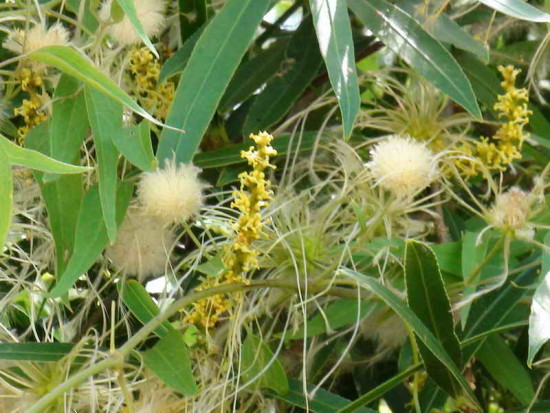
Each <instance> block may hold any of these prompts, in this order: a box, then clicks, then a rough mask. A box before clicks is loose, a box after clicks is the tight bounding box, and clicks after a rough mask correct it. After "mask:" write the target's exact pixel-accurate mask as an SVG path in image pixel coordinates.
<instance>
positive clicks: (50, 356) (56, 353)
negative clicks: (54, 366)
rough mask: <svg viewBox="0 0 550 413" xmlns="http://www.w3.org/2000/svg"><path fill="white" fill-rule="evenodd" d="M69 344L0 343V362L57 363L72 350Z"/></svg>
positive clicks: (71, 345)
mask: <svg viewBox="0 0 550 413" xmlns="http://www.w3.org/2000/svg"><path fill="white" fill-rule="evenodd" d="M73 346H74V345H73V344H71V343H0V360H16V361H35V362H49V361H58V360H61V359H62V358H63V357H65V356H66V355H67V354H69V353H70V352H71V350H72V349H73Z"/></svg>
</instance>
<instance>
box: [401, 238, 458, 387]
mask: <svg viewBox="0 0 550 413" xmlns="http://www.w3.org/2000/svg"><path fill="white" fill-rule="evenodd" d="M405 281H406V284H407V301H408V304H409V307H410V309H411V310H412V311H413V312H414V313H415V314H416V315H417V316H418V318H419V319H420V320H421V321H422V322H423V323H424V325H425V326H426V327H427V328H428V329H429V330H430V331H431V332H432V333H433V334H434V336H435V337H436V338H437V339H438V340H439V342H440V343H441V345H442V346H443V348H444V349H445V351H446V352H447V353H448V354H449V356H450V357H451V359H452V360H453V363H454V364H455V366H457V367H458V368H461V367H462V354H461V351H460V343H459V341H458V338H457V336H456V334H455V330H454V324H453V316H452V313H451V303H450V300H449V297H448V295H447V291H446V290H445V285H444V284H443V279H442V278H441V273H440V272H439V265H438V263H437V259H436V257H435V254H434V252H433V251H432V250H431V249H430V247H428V246H427V245H426V244H422V243H420V242H416V241H408V242H407V246H406V249H405ZM418 348H419V351H420V354H421V356H422V359H423V360H424V364H425V366H426V370H427V371H428V374H429V375H430V377H431V378H432V379H433V380H435V381H436V383H437V384H439V385H440V386H441V387H442V388H443V389H444V390H446V391H447V392H448V393H449V394H450V395H451V396H453V397H456V396H458V395H459V394H460V385H459V383H458V382H457V381H456V379H455V378H454V377H453V374H452V372H450V371H449V370H448V369H447V368H446V367H445V366H444V365H443V363H442V362H441V361H440V360H439V359H438V358H437V356H436V355H434V354H433V353H432V352H431V351H430V350H429V348H428V346H427V345H426V344H424V343H423V342H422V343H418Z"/></svg>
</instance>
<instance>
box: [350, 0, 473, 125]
mask: <svg viewBox="0 0 550 413" xmlns="http://www.w3.org/2000/svg"><path fill="white" fill-rule="evenodd" d="M348 5H349V7H350V8H351V10H352V11H353V12H354V13H355V15H356V16H357V17H358V18H359V19H361V20H362V21H363V23H365V25H366V26H367V27H368V28H369V29H370V30H372V31H373V32H374V33H376V35H377V36H378V37H379V38H380V39H381V40H382V41H383V42H384V44H385V45H386V46H388V47H389V48H390V49H392V50H393V51H394V52H395V53H397V54H398V55H399V56H401V58H403V59H404V60H405V61H406V62H407V63H409V64H410V65H411V66H412V67H413V68H414V70H415V71H417V72H418V73H419V74H421V75H422V76H423V77H424V78H426V80H428V81H429V82H431V83H433V84H434V85H435V86H436V87H437V88H439V89H441V90H442V91H443V92H444V93H446V94H447V95H448V96H449V97H450V98H451V99H453V100H454V101H455V102H457V103H458V104H459V105H461V106H462V107H464V109H466V110H467V111H468V112H470V113H471V114H472V115H473V116H474V117H476V118H478V119H481V111H480V109H479V107H478V105H477V102H476V97H475V95H474V92H473V90H472V86H471V85H470V82H469V81H468V78H467V77H466V76H465V74H464V72H463V71H462V69H461V68H460V66H459V65H458V63H457V62H456V60H455V59H454V58H453V56H452V55H451V54H450V53H449V52H448V51H447V49H445V48H444V47H443V46H442V45H441V44H440V43H439V42H438V41H437V40H435V39H434V38H433V37H432V36H431V35H430V34H428V33H427V32H426V31H425V30H424V29H423V28H422V26H420V24H419V23H418V22H416V21H415V20H414V19H413V18H412V17H411V16H410V15H409V14H407V13H405V12H404V11H403V10H401V9H399V8H398V7H396V6H394V5H393V4H391V3H388V2H386V1H385V0H368V1H367V0H348Z"/></svg>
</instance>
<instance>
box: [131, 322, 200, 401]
mask: <svg viewBox="0 0 550 413" xmlns="http://www.w3.org/2000/svg"><path fill="white" fill-rule="evenodd" d="M141 354H142V356H143V361H144V362H145V365H146V366H147V367H148V368H150V369H151V371H152V372H153V373H155V374H156V375H157V376H158V378H159V379H161V380H162V381H163V382H164V383H165V384H166V385H167V386H169V387H171V388H173V389H174V390H177V391H179V392H180V393H181V394H183V395H184V396H193V395H194V394H196V393H197V392H198V388H197V385H196V383H195V379H194V378H193V371H192V370H191V362H190V361H189V355H188V354H187V345H186V344H185V341H184V340H183V336H182V335H181V334H180V333H179V332H178V331H176V330H173V331H170V332H169V333H167V334H166V335H165V336H163V337H162V338H161V339H160V340H159V341H158V342H157V343H156V344H155V345H154V346H153V348H151V349H150V350H147V351H144V352H142V353H141Z"/></svg>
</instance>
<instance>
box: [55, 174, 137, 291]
mask: <svg viewBox="0 0 550 413" xmlns="http://www.w3.org/2000/svg"><path fill="white" fill-rule="evenodd" d="M132 193H133V186H132V185H130V184H127V183H124V182H122V183H121V184H120V185H119V188H118V192H117V196H116V200H117V208H116V210H117V223H120V222H122V219H123V218H124V215H125V214H126V208H127V207H128V204H129V203H130V198H131V197H132ZM108 243H109V237H108V235H107V228H106V227H105V222H104V220H103V213H102V211H101V200H100V196H99V187H98V186H97V185H94V186H93V187H91V188H90V190H89V191H88V193H87V194H86V195H84V199H83V200H82V206H81V207H80V212H79V215H78V222H77V225H76V235H75V243H74V252H73V255H72V256H71V259H70V260H69V263H68V264H67V268H66V269H65V272H64V273H63V274H61V276H60V277H59V278H58V280H57V283H56V285H55V287H54V288H53V290H52V291H51V292H50V296H51V297H59V296H61V295H63V294H65V293H66V292H67V291H69V289H70V288H71V287H72V286H73V284H74V283H75V282H76V280H78V277H80V276H81V275H83V274H85V273H86V271H88V269H90V267H91V266H92V265H93V263H94V262H95V261H96V260H97V258H98V257H99V255H100V254H101V252H102V251H103V249H104V248H105V247H106V246H107V244H108Z"/></svg>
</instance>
